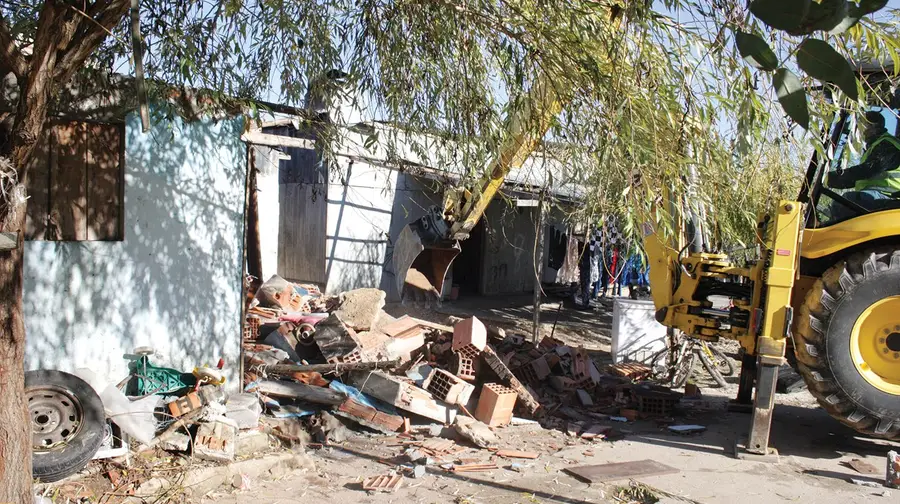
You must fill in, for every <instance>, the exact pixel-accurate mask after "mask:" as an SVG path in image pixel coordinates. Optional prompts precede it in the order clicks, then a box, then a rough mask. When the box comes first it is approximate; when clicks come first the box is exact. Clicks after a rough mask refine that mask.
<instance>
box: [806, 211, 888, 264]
mask: <svg viewBox="0 0 900 504" xmlns="http://www.w3.org/2000/svg"><path fill="white" fill-rule="evenodd" d="M891 236H896V237H900V209H897V210H882V211H880V212H874V213H870V214H865V215H860V216H859V217H854V218H852V219H850V220H846V221H843V222H838V223H837V224H834V225H831V226H828V227H823V228H818V229H804V230H803V242H802V243H801V246H800V255H801V257H803V258H805V259H818V258H820V257H825V256H827V255H831V254H834V253H836V252H840V251H842V250H846V249H848V248H850V247H852V246H854V245H858V244H860V243H865V242H869V241H872V240H877V239H879V238H887V237H891Z"/></svg>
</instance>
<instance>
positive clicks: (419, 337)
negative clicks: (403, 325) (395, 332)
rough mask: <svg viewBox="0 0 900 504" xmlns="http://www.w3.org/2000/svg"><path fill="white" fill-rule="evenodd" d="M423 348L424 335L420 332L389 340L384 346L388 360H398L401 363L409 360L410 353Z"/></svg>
mask: <svg viewBox="0 0 900 504" xmlns="http://www.w3.org/2000/svg"><path fill="white" fill-rule="evenodd" d="M423 346H425V334H424V333H423V332H422V331H418V332H416V333H412V334H409V335H406V336H396V337H393V338H390V339H389V340H388V341H387V342H386V343H385V344H384V348H385V352H386V354H387V357H388V359H400V360H401V361H408V360H410V358H411V355H412V353H413V352H415V351H416V350H418V349H420V348H422V347H423Z"/></svg>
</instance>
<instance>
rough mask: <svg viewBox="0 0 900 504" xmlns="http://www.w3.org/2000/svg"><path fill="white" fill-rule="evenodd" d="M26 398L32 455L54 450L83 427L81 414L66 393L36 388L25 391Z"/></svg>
mask: <svg viewBox="0 0 900 504" xmlns="http://www.w3.org/2000/svg"><path fill="white" fill-rule="evenodd" d="M25 396H26V399H27V400H28V417H29V418H31V429H32V449H33V450H34V451H35V452H46V451H51V450H55V449H57V448H60V447H62V446H65V445H66V444H67V443H69V442H71V441H72V439H74V438H75V436H77V435H78V432H79V431H80V430H81V426H82V425H83V423H84V421H83V420H84V410H83V409H82V407H81V402H80V401H79V400H78V398H77V397H75V395H74V394H72V393H71V392H70V391H69V390H66V389H64V388H60V387H53V386H38V387H31V388H29V389H28V390H26V392H25Z"/></svg>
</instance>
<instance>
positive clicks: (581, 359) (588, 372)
mask: <svg viewBox="0 0 900 504" xmlns="http://www.w3.org/2000/svg"><path fill="white" fill-rule="evenodd" d="M572 377H573V378H574V379H575V381H576V382H578V383H580V384H592V385H596V384H598V383H600V371H598V370H597V366H596V365H595V364H594V360H593V359H591V357H590V356H589V355H588V354H587V352H586V351H585V349H584V348H578V349H577V350H576V349H572Z"/></svg>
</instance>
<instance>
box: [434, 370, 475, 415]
mask: <svg viewBox="0 0 900 504" xmlns="http://www.w3.org/2000/svg"><path fill="white" fill-rule="evenodd" d="M422 387H423V388H424V389H425V390H427V391H429V392H431V393H432V394H434V396H435V397H437V398H438V399H440V400H441V401H444V402H448V403H450V404H461V405H463V406H465V405H466V403H468V402H469V398H470V397H472V392H474V391H475V386H474V385H470V384H468V383H466V382H464V381H463V380H462V379H460V378H458V377H456V376H453V375H452V374H450V373H448V372H446V371H444V370H443V369H434V370H432V371H431V374H430V375H428V378H426V379H425V382H424V383H423V384H422Z"/></svg>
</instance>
